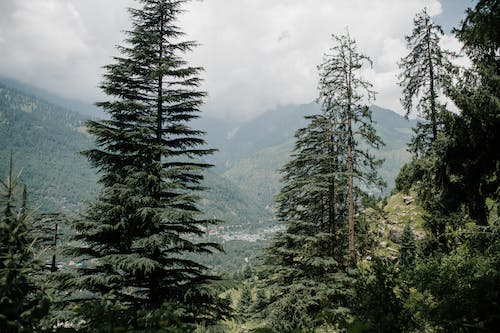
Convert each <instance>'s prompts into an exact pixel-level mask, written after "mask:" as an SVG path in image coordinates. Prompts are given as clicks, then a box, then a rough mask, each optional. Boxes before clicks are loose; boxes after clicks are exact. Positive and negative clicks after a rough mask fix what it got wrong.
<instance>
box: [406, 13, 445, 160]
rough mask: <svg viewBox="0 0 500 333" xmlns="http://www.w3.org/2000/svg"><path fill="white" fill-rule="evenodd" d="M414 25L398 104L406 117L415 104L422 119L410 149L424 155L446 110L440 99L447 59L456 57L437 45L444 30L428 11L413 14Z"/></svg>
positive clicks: (440, 125)
mask: <svg viewBox="0 0 500 333" xmlns="http://www.w3.org/2000/svg"><path fill="white" fill-rule="evenodd" d="M413 24H414V28H413V31H412V33H411V35H409V36H406V43H407V47H408V48H409V49H410V53H409V54H408V55H407V56H406V57H404V58H402V59H401V62H400V63H399V67H400V70H401V73H400V76H399V78H400V83H399V84H400V86H401V87H402V88H403V98H402V99H401V102H402V104H403V108H404V109H405V111H406V117H408V116H409V114H410V113H411V112H412V111H413V108H414V103H415V102H416V105H415V107H416V110H417V112H418V114H419V116H421V117H422V118H423V120H424V121H423V122H422V121H421V122H419V123H418V126H417V128H416V129H415V132H416V136H415V137H414V138H413V141H412V144H411V146H412V150H413V151H414V152H416V153H425V152H428V151H429V149H430V145H431V144H432V142H434V141H436V139H437V135H438V131H439V130H440V128H442V125H443V122H444V113H445V112H446V109H445V105H443V104H441V103H440V101H439V96H440V95H441V94H442V90H443V89H445V88H446V87H447V86H448V85H449V83H450V73H451V71H452V69H453V66H452V64H451V62H450V59H451V58H452V57H454V56H455V55H454V54H453V53H452V52H449V51H446V50H443V49H442V48H441V46H440V45H439V41H440V39H441V36H442V35H443V30H442V29H441V27H440V26H439V25H437V24H435V23H434V22H433V21H432V19H431V17H430V16H429V14H428V13H427V9H424V10H423V11H422V12H420V13H418V14H417V15H416V17H415V19H414V21H413Z"/></svg>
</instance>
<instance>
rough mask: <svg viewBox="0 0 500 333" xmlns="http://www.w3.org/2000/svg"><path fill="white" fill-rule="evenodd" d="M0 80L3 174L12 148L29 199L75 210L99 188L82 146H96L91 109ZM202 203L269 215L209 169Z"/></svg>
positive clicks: (240, 220) (250, 215)
mask: <svg viewBox="0 0 500 333" xmlns="http://www.w3.org/2000/svg"><path fill="white" fill-rule="evenodd" d="M16 87H17V88H19V89H17V88H13V87H12V86H7V85H5V84H4V83H2V82H0V143H1V145H0V177H2V178H3V177H4V176H5V175H6V173H7V170H8V169H7V168H8V161H9V156H10V152H11V151H12V153H13V157H14V163H15V168H16V170H18V169H20V168H22V170H23V172H22V175H21V180H22V182H23V183H25V184H27V185H28V188H29V190H28V193H29V196H30V202H31V203H32V204H33V206H34V207H37V208H38V209H39V210H40V211H50V210H67V211H76V210H78V209H80V208H82V207H83V206H84V205H85V202H86V201H89V200H91V199H92V198H93V197H94V196H95V195H96V194H97V192H98V186H97V185H96V181H97V175H96V171H95V170H94V169H92V168H91V167H90V165H89V163H88V162H87V160H86V159H85V158H84V157H83V156H81V155H80V154H78V152H79V151H82V150H85V149H88V148H91V147H93V146H94V139H93V138H92V137H90V136H89V135H88V134H86V132H85V127H84V122H85V120H86V119H87V118H88V115H82V114H80V113H78V112H75V111H72V110H69V109H67V108H65V107H62V106H59V105H56V104H54V103H51V102H48V101H46V100H44V99H41V98H39V97H36V96H33V95H31V94H30V93H31V92H32V91H33V90H35V89H36V88H32V89H28V91H24V90H21V88H22V87H24V86H23V85H21V84H19V85H16ZM204 185H205V186H207V187H209V188H210V189H209V190H207V191H206V192H205V193H202V195H201V196H202V198H203V199H202V201H201V206H202V208H203V210H204V211H205V212H206V214H207V215H208V216H209V217H215V218H217V219H222V220H225V221H228V222H230V223H231V225H236V226H237V225H251V224H254V223H258V222H259V221H268V220H270V219H271V214H270V213H269V212H268V211H264V210H262V209H260V208H259V204H258V203H257V202H255V201H254V200H253V199H252V198H251V197H250V196H248V195H247V194H246V193H245V191H241V190H240V189H239V188H238V187H237V186H236V185H234V184H233V183H232V182H231V181H230V180H228V179H225V178H224V177H223V176H221V175H218V174H216V173H214V172H211V171H209V172H207V174H206V177H205V184H204Z"/></svg>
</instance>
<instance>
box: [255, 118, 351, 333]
mask: <svg viewBox="0 0 500 333" xmlns="http://www.w3.org/2000/svg"><path fill="white" fill-rule="evenodd" d="M307 118H308V119H309V120H310V124H309V125H308V126H307V127H306V128H303V129H300V130H298V131H297V133H296V134H295V137H296V140H297V141H296V144H295V149H294V153H293V159H292V160H291V161H290V162H289V163H287V164H286V165H285V167H284V168H283V170H282V172H283V183H284V185H283V188H282V189H281V192H280V193H279V194H278V196H277V198H276V200H277V215H278V218H279V219H280V220H281V221H283V223H284V224H285V226H286V230H285V231H284V232H282V233H280V234H278V235H277V236H276V237H275V239H274V241H273V243H272V245H271V246H270V247H269V248H268V249H267V251H266V255H265V258H264V264H265V271H266V273H267V277H266V278H265V280H264V284H265V285H266V286H267V287H269V288H270V292H271V297H270V300H269V303H270V305H269V309H268V311H269V312H270V313H272V320H271V323H272V325H273V327H274V328H275V329H277V330H279V331H282V332H288V331H290V332H291V331H292V330H293V329H298V328H311V327H313V326H314V327H318V326H321V325H323V324H326V323H327V322H337V321H342V320H345V319H346V316H347V314H348V312H349V310H348V308H347V307H346V305H347V304H348V302H349V298H350V295H349V294H350V289H349V288H347V286H348V285H350V284H352V283H353V277H352V275H350V274H348V273H347V272H346V260H345V257H346V255H347V252H346V245H347V242H346V240H347V237H346V235H347V228H346V223H345V221H346V217H347V207H346V206H347V205H346V203H345V197H346V189H347V184H346V177H345V176H344V172H343V171H344V170H345V168H346V167H345V162H344V164H342V163H341V161H342V158H340V157H339V156H338V155H337V154H331V152H332V149H333V150H335V149H338V148H339V146H337V145H336V144H334V142H332V140H331V139H332V132H331V128H332V126H331V123H330V122H329V120H328V118H327V117H326V116H324V115H316V116H311V117H307ZM332 168H335V169H333V170H332ZM335 170H337V172H335ZM338 170H341V172H339V171H338ZM341 180H343V182H342V181H341ZM332 181H335V184H331V183H330V182H332ZM342 199H344V200H342ZM333 213H334V214H335V215H334V216H333V215H331V214H333ZM288 295H289V297H288ZM296 299H299V300H300V302H296V301H295V300H296ZM299 307H300V309H299ZM299 314H300V316H299V317H300V318H299V317H297V316H298V315H299ZM290 316H291V317H290ZM280 322H281V323H280Z"/></svg>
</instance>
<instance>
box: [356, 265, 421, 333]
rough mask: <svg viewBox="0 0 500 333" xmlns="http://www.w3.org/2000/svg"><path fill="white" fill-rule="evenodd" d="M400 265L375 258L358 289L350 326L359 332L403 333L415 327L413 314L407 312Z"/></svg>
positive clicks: (406, 293)
mask: <svg viewBox="0 0 500 333" xmlns="http://www.w3.org/2000/svg"><path fill="white" fill-rule="evenodd" d="M400 275H401V272H400V271H399V268H398V265H397V264H396V263H395V262H393V261H391V260H389V259H387V258H382V257H374V258H372V260H371V262H370V264H369V267H368V268H366V269H364V270H362V272H361V276H360V278H359V283H358V285H357V287H356V290H357V294H358V296H357V299H356V303H355V307H356V312H357V313H358V314H359V316H358V317H357V318H356V320H355V321H354V322H353V324H351V330H352V331H353V332H354V331H356V330H355V328H356V327H358V330H357V331H358V332H380V333H383V332H402V331H407V329H408V328H410V327H411V325H412V317H411V314H410V313H409V312H408V311H407V310H406V309H405V308H404V304H405V301H406V298H407V297H408V290H407V286H406V285H405V284H404V283H403V284H402V283H401V282H402V281H401V276H400Z"/></svg>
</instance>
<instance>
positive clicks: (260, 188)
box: [223, 104, 415, 208]
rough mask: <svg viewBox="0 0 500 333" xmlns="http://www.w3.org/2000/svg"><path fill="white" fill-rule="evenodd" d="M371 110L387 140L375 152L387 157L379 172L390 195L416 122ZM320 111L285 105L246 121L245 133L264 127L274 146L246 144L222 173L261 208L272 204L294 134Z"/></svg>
mask: <svg viewBox="0 0 500 333" xmlns="http://www.w3.org/2000/svg"><path fill="white" fill-rule="evenodd" d="M371 109H372V112H373V119H374V121H375V122H376V124H375V128H376V130H377V132H378V134H379V135H380V136H381V137H382V140H383V141H384V142H385V143H386V145H385V146H384V147H382V148H381V150H380V151H379V152H377V153H376V154H377V156H378V157H380V158H383V159H385V162H384V165H383V166H382V168H381V169H380V171H379V172H380V175H381V176H382V177H383V178H384V179H385V180H386V182H387V184H388V187H387V188H386V190H385V191H384V194H388V193H389V192H390V190H391V189H392V187H393V186H394V179H395V177H396V175H397V173H398V172H399V169H400V168H401V166H402V165H403V164H404V163H406V162H407V161H409V159H410V154H409V153H408V152H407V151H406V147H407V143H408V142H409V141H410V137H411V133H412V130H411V128H412V127H413V126H415V121H413V120H407V119H405V118H404V117H402V116H400V115H398V114H397V113H395V112H393V111H390V110H386V109H383V108H380V107H377V106H373V107H372V108H371ZM319 112H320V110H319V106H318V105H317V104H306V105H303V106H289V107H288V108H283V107H282V108H280V109H278V110H273V111H269V112H267V113H265V114H263V115H261V116H260V117H258V118H256V119H254V120H253V121H252V123H251V124H250V125H249V127H248V128H247V127H246V124H245V125H241V126H242V127H241V129H240V131H241V132H242V133H252V132H253V133H254V136H256V135H258V136H259V137H260V136H261V131H260V130H259V128H261V129H263V134H262V136H263V137H267V138H268V139H267V140H268V141H269V142H272V143H274V145H268V146H266V147H264V148H260V147H261V146H262V145H260V144H258V143H255V142H254V141H256V140H255V139H254V140H253V141H252V142H250V143H247V144H246V145H243V147H247V149H246V150H247V151H251V152H252V153H250V154H248V155H247V156H246V157H244V158H241V159H239V160H238V156H239V155H233V157H232V158H233V160H232V163H231V164H232V165H231V167H230V168H228V169H227V170H225V171H224V172H223V175H224V176H225V177H227V178H228V179H230V180H231V181H233V182H234V183H235V184H237V185H238V186H239V187H240V188H242V189H245V190H246V191H247V192H248V194H249V195H250V196H251V197H252V198H253V199H254V200H256V201H257V202H259V203H260V205H261V207H262V208H265V207H267V208H269V207H272V203H273V196H274V195H275V194H276V193H277V192H278V191H279V188H280V182H279V180H280V176H279V169H281V167H282V166H283V165H284V164H285V163H286V162H287V161H288V160H289V158H290V152H291V151H292V149H293V144H294V139H293V134H294V132H295V131H296V130H297V129H299V128H300V127H303V126H304V125H305V123H306V121H305V120H304V118H303V117H304V116H305V115H308V114H313V113H319ZM270 119H273V120H274V122H275V123H276V124H278V125H276V126H275V127H274V128H273V127H272V126H270V125H269V120H270ZM283 124H286V126H285V125H283ZM257 133H258V134H257ZM245 139H246V140H251V138H250V136H249V135H246V134H245V135H241V136H239V137H235V140H233V141H230V142H228V143H227V144H228V147H226V148H225V149H226V151H227V152H231V151H234V150H236V149H237V148H238V147H240V146H241V144H240V141H242V140H243V141H244V140H245ZM257 141H258V142H261V141H259V140H257ZM248 147H251V148H248ZM259 148H260V149H259ZM235 161H236V162H235Z"/></svg>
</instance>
